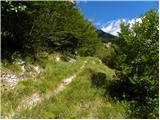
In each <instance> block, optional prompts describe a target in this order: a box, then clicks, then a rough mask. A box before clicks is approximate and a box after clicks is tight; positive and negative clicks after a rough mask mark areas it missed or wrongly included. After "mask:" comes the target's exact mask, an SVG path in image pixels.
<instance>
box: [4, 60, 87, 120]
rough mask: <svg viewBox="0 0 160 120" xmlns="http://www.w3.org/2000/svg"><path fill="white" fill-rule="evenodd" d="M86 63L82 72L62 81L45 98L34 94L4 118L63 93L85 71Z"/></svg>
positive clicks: (11, 116) (81, 69)
mask: <svg viewBox="0 0 160 120" xmlns="http://www.w3.org/2000/svg"><path fill="white" fill-rule="evenodd" d="M86 63H87V61H84V63H83V65H82V66H81V67H80V70H79V71H78V72H77V73H75V74H73V75H72V76H70V77H69V78H66V79H64V80H62V82H61V83H60V84H59V85H58V87H57V88H56V89H54V90H50V91H49V92H48V93H47V94H45V95H44V96H40V95H39V94H38V93H33V94H32V95H31V96H29V97H25V98H24V99H23V100H22V101H21V102H20V104H19V105H18V107H17V108H16V109H15V110H14V111H12V112H11V113H10V114H9V115H7V116H5V117H4V118H7V119H10V118H13V117H14V116H15V114H16V113H18V112H20V111H21V110H22V109H27V108H29V109H31V108H32V107H34V106H36V105H37V104H39V103H41V102H42V101H44V100H48V99H49V98H50V97H53V96H55V95H57V94H58V93H60V92H61V91H63V90H64V89H65V88H66V87H67V85H69V84H70V83H71V82H72V81H73V80H74V79H75V78H76V76H77V75H78V74H79V73H81V72H82V71H83V69H84V67H85V64H86Z"/></svg>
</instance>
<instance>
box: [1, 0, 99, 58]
mask: <svg viewBox="0 0 160 120" xmlns="http://www.w3.org/2000/svg"><path fill="white" fill-rule="evenodd" d="M2 23H3V24H2V46H3V47H2V53H3V54H2V58H6V57H7V56H6V55H8V57H9V56H11V55H12V54H13V53H15V52H16V51H18V52H21V53H23V54H24V52H28V53H31V54H33V55H34V54H36V53H37V52H39V51H47V52H53V51H55V50H56V51H60V52H70V53H72V54H76V53H78V54H80V55H82V56H87V55H93V54H94V53H95V50H96V47H97V46H100V41H99V40H98V37H97V34H96V29H95V27H94V26H93V25H92V24H91V23H90V22H89V21H88V20H85V19H84V17H83V16H82V14H81V12H80V10H79V9H78V8H76V7H75V3H72V2H67V1H65V2H64V1H63V2H45V1H43V2H20V1H18V2H13V1H12V2H11V1H9V2H4V1H3V2H2Z"/></svg>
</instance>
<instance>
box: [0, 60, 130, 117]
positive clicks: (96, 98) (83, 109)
mask: <svg viewBox="0 0 160 120" xmlns="http://www.w3.org/2000/svg"><path fill="white" fill-rule="evenodd" d="M53 60H54V59H53V58H50V60H49V61H50V62H49V61H47V63H48V65H47V66H46V68H45V69H44V73H45V74H43V75H42V76H41V75H40V76H39V77H37V78H35V80H34V81H35V82H33V81H32V80H31V81H30V80H26V81H22V82H20V83H18V85H17V86H16V87H15V88H14V89H13V90H12V91H3V92H2V102H3V104H2V105H3V106H2V116H6V115H7V114H8V113H12V112H13V113H14V112H15V113H14V114H12V117H11V118H126V117H127V114H126V110H127V109H126V105H127V104H126V103H123V102H119V101H115V102H114V101H113V100H112V99H111V98H110V96H109V95H105V96H106V97H104V94H105V93H106V92H105V91H106V90H105V89H104V88H103V84H101V83H105V85H107V84H106V83H110V82H112V77H113V75H114V70H112V69H110V68H108V67H107V66H105V65H103V64H102V63H101V61H100V60H99V59H97V58H92V57H85V58H78V59H77V60H76V61H74V62H63V61H57V62H56V61H55V62H54V61H53ZM51 61H52V62H51ZM84 61H88V63H87V64H86V65H85V66H84V68H83V70H82V71H81V73H79V74H77V76H76V77H74V78H73V79H74V81H73V82H70V84H68V86H66V88H65V89H63V90H62V91H61V92H60V93H58V94H56V95H54V94H53V95H52V94H51V96H50V97H49V99H44V100H43V101H42V102H40V103H37V105H34V106H33V107H28V108H25V107H21V110H20V111H15V108H17V106H18V105H19V104H20V103H21V101H24V100H25V98H26V97H27V96H30V95H32V94H34V93H38V94H39V95H40V97H43V96H46V94H47V93H48V92H49V91H51V90H54V89H56V86H59V85H60V83H61V82H62V80H63V79H64V78H67V76H70V75H74V74H75V73H76V72H75V71H77V72H78V71H79V70H80V68H81V67H82V66H83V65H82V64H83V63H84ZM56 67H57V68H56ZM62 71H63V72H62ZM62 74H63V75H62ZM28 83H30V84H28ZM33 83H34V84H33ZM36 83H37V84H36ZM39 83H41V84H39ZM8 95H9V96H8ZM33 99H34V98H33ZM35 99H36V98H35Z"/></svg>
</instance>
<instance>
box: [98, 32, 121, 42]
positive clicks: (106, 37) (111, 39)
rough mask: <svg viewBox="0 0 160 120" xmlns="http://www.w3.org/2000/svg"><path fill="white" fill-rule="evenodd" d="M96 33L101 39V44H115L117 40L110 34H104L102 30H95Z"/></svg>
mask: <svg viewBox="0 0 160 120" xmlns="http://www.w3.org/2000/svg"><path fill="white" fill-rule="evenodd" d="M96 32H97V34H98V36H99V37H100V38H102V42H105V43H108V42H111V43H115V42H116V41H117V40H118V37H117V36H114V35H112V34H109V33H106V32H104V31H102V30H97V31H96Z"/></svg>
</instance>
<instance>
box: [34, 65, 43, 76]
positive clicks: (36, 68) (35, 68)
mask: <svg viewBox="0 0 160 120" xmlns="http://www.w3.org/2000/svg"><path fill="white" fill-rule="evenodd" d="M34 70H35V71H36V72H37V73H38V74H39V73H40V72H41V71H40V68H39V66H35V67H34Z"/></svg>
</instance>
